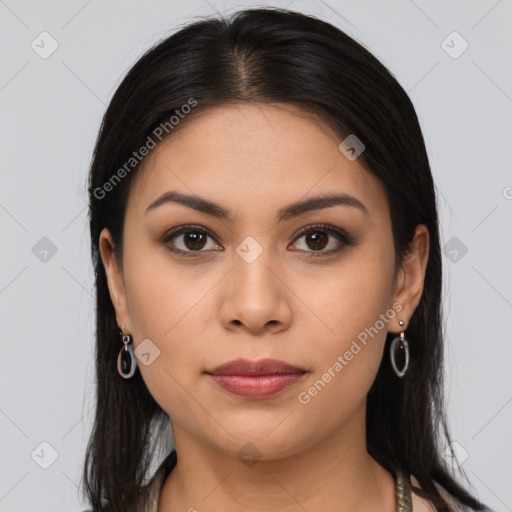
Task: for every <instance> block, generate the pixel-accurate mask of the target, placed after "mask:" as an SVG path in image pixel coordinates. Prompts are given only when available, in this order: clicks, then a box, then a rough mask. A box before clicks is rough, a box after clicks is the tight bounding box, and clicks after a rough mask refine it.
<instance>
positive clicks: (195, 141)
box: [84, 8, 484, 512]
mask: <svg viewBox="0 0 512 512" xmlns="http://www.w3.org/2000/svg"><path fill="white" fill-rule="evenodd" d="M89 191H90V227H91V239H92V257H93V261H94V265H95V271H96V286H97V355H96V371H97V411H96V417H95V423H94V429H93V432H92V437H91V440H90V442H89V446H88V450H87V457H86V461H85V475H84V476H85V488H86V492H87V498H88V499H89V501H90V503H91V505H92V507H93V509H94V510H95V511H96V510H102V506H103V507H104V508H103V509H104V510H114V511H116V512H117V511H135V510H146V511H147V510H151V511H155V512H156V511H158V512H171V511H175V510H189V511H194V510H199V511H213V510H226V511H227V510H229V511H238V510H244V511H245V510H251V511H274V510H279V511H294V510H308V511H311V512H312V511H317V510H336V511H349V510H350V511H352V510H358V511H359V512H366V511H376V510H379V511H384V512H391V511H395V510H401V511H406V510H414V512H417V511H422V510H438V511H444V510H463V509H466V508H467V509H471V510H484V506H483V505H482V504H481V503H480V502H479V501H478V500H477V499H476V498H474V497H473V496H471V495H470V493H468V492H467V491H466V490H465V489H464V487H463V486H462V485H461V484H459V483H458V482H457V481H456V478H455V477H454V476H453V475H452V474H451V473H450V471H449V470H448V468H447V465H446V463H445V461H444V457H443V455H442V453H443V452H444V451H445V448H446V447H447V446H448V447H449V445H450V438H449V433H448V429H447V423H446V420H445V414H444V405H443V402H442V396H443V395H442V382H443V380H442V377H443V369H442V364H443V334H442V325H441V288H442V276H441V255H440V248H439V232H438V217H437V210H436V198H435V190H434V184H433V181H432V175H431V172H430V168H429V163H428V158H427V154H426V151H425V147H424V142H423V137H422V133H421V130H420V127H419V124H418V120H417V117H416V114H415V111H414V108H413V106H412V104H411V102H410V100H409V98H408V97H407V95H406V93H405V92H404V90H403V89H402V88H401V86H400V85H399V84H398V83H397V81H396V80H395V79H394V78H393V76H392V75H391V74H390V73H389V71H388V70H387V69H386V68H385V67H384V66H383V65H382V64H381V63H380V62H379V61H378V60H377V59H376V58H375V57H373V56H372V55H371V54H370V53H369V52H368V51H367V50H365V49H364V48H363V47H362V46H361V45H360V44H358V43H357V42H355V41H354V40H353V39H351V38H350V37H348V36H347V35H346V34H344V33H343V32H341V31H340V30H338V29H337V28H335V27H333V26H332V25H330V24H328V23H325V22H323V21H320V20H318V19H315V18H312V17H308V16H305V15H302V14H299V13H296V12H291V11H286V10H279V9H270V8H269V9H252V10H245V11H241V12H239V13H236V14H235V15H233V16H232V17H231V18H229V19H217V18H210V19H206V20H201V21H197V22H194V23H191V24H190V25H189V26H186V27H184V28H183V29H181V30H180V31H179V32H177V33H176V34H174V35H172V36H171V37H169V38H168V39H166V40H164V41H162V42H161V43H159V44H158V45H156V46H155V47H154V48H153V49H151V50H150V51H148V52H147V53H146V54H145V55H144V56H143V57H142V58H141V59H140V60H139V61H138V62H137V63H136V64H135V65H134V66H133V68H132V69H131V70H130V72H129V73H128V74H127V76H126V77H125V79H124V80H123V82H122V83H121V85H120V86H119V88H118V89H117V91H116V93H115V95H114V97H113V99H112V101H111V103H110V105H109V107H108V109H107V112H106V114H105V117H104V119H103V124H102V127H101V131H100V134H99V137H98V140H97V144H96V149H95V154H94V159H93V163H92V168H91V173H90V179H89ZM169 421H170V422H171V423H170V425H171V426H172V434H173V438H174V444H175V450H172V451H171V452H170V453H168V454H166V457H165V458H164V460H163V462H161V464H160V466H159V467H158V470H157V471H156V472H155V473H154V474H152V475H151V474H150V466H151V464H153V463H154V462H155V458H156V457H155V455H156V454H157V447H158V445H159V443H165V441H166V440H167V438H168V436H167V435H166V434H165V428H166V427H168V426H169ZM155 440H156V441H155ZM448 451H449V448H448Z"/></svg>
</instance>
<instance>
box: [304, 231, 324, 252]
mask: <svg viewBox="0 0 512 512" xmlns="http://www.w3.org/2000/svg"><path fill="white" fill-rule="evenodd" d="M328 241H329V235H327V234H325V233H322V232H316V233H308V234H307V235H306V244H308V247H309V248H311V249H313V250H315V251H320V250H322V249H323V248H324V247H325V246H326V245H327V243H328Z"/></svg>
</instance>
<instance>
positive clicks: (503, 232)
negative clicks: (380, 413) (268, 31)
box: [0, 0, 512, 512]
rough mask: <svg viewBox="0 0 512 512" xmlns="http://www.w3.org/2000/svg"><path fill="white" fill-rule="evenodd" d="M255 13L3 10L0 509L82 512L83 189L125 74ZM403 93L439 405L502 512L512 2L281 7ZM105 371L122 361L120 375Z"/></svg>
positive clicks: (85, 364)
mask: <svg viewBox="0 0 512 512" xmlns="http://www.w3.org/2000/svg"><path fill="white" fill-rule="evenodd" d="M256 5H264V4H263V3H257V2H254V3H247V4H245V3H244V4H242V2H232V1H225V2H223V1H222V0H187V1H181V0H178V1H174V2H171V1H163V0H146V1H144V2H134V1H128V2H126V1H125V2H122V1H120V0H111V1H109V2H101V1H99V0H89V1H84V0H73V1H67V2H64V1H63V0H60V1H58V0H54V1H47V2H36V1H35V0H27V1H16V0H5V1H0V39H1V52H2V54H1V66H0V109H1V113H0V119H1V139H0V140H1V150H2V153H1V185H0V225H1V230H2V231H1V246H2V250H1V272H0V308H1V309H0V311H1V329H2V330H1V347H2V348H1V353H0V354H1V357H0V367H1V374H0V375H1V376H0V378H1V381H0V389H1V400H0V429H1V436H0V444H1V456H0V460H1V461H2V462H1V475H0V511H3V512H7V511H9V512H18V511H25V512H26V511H51V512H58V511H64V510H65V511H68V512H69V511H71V510H73V511H78V510H83V509H84V508H86V507H85V506H84V504H81V503H80V502H79V499H78V496H79V495H78V486H79V485H80V479H81V477H82V466H83V459H84V450H85V445H86V442H87V439H88V435H89V432H90V429H91V421H92V411H93V409H94V387H93V381H94V372H93V352H94V338H93V333H94V300H93V296H94V288H93V274H92V266H91V263H90V256H89V254H90V245H89V240H88V236H89V235H88V225H87V209H86V201H87V198H86V186H85V180H86V175H87V172H88V166H89V164H90V160H91V153H92V149H93V144H94V141H95V138H96V135H97V132H98V128H99V124H100V120H101V117H102V115H103V112H104V110H105V107H106V105H107V103H108V101H109V100H110V98H111V97H112V94H113V92H114V90H115V88H116V86H117V85H118V84H119V83H120V80H121V79H122V77H123V76H124V74H125V73H126V72H127V70H128V69H129V68H130V67H131V65H132V64H133V63H134V62H135V61H136V60H137V59H138V57H140V56H141V55H142V53H143V52H144V51H145V50H146V49H148V48H149V47H150V46H151V45H152V44H154V43H155V42H157V41H158V40H160V39H162V38H163V37H164V36H166V35H169V34H170V33H171V32H173V31H174V30H175V29H176V28H177V27H178V26H180V25H182V24H184V23H186V22H188V21H190V20H192V19H193V17H194V16H204V15H209V14H214V13H215V12H216V11H219V12H224V13H229V12H232V11H234V10H237V9H238V8H241V7H244V6H246V7H249V6H256ZM266 5H274V6H279V7H289V8H290V9H295V10H298V11H302V12H305V13H309V14H315V15H317V16H319V17H321V18H322V19H324V20H326V21H330V22H331V23H333V24H335V25H336V26H338V27H340V28H341V29H343V30H345V31H346V32H347V33H348V34H349V35H351V36H352V37H354V38H356V39H357V40H358V41H359V42H361V43H362V44H363V45H365V46H366V47H367V48H368V49H369V50H370V51H372V52H373V53H374V54H375V55H376V56H377V57H378V58H379V59H381V61H382V62H383V63H384V64H385V65H386V66H387V67H388V69H389V70H390V71H391V72H392V73H393V74H394V75H395V76H396V78H397V79H398V80H399V82H400V83H401V84H402V86H403V87H404V89H405V90H406V91H407V92H408V93H409V95H410V97H411V99H412V101H413V103H414V105H415V108H416V110H417V113H418V116H419V118H420V122H421V125H422V128H423V130H424V135H425V140H426V144H427V148H428V152H429V157H430V161H431V165H432V172H433V174H434V178H435V181H436V185H437V188H438V191H439V207H440V214H441V224H442V245H443V254H444V261H443V269H444V273H445V278H446V281H445V304H444V306H445V318H446V335H447V337H446V347H447V350H446V373H447V379H446V381H447V389H446V395H447V408H448V413H449V420H450V426H451V430H452V436H453V440H454V441H455V442H456V443H457V445H456V446H455V451H456V452H457V454H458V456H459V459H460V460H461V461H462V465H461V469H462V470H463V471H464V472H465V474H466V475H467V477H468V479H469V481H470V483H471V486H472V487H473V488H474V489H475V492H476V493H477V495H478V496H479V497H480V498H481V499H482V500H483V501H484V502H486V503H487V504H488V505H489V506H491V507H493V508H494V509H495V510H496V511H501V512H505V511H510V510H512V486H511V485H510V484H511V483H512V442H511V432H512V375H511V373H512V372H511V369H510V368H511V365H510V361H511V360H512V343H511V336H510V331H511V329H512V273H511V269H510V264H511V262H512V261H511V254H512V239H511V235H512V229H511V227H512V169H511V164H510V161H511V160H510V147H511V143H510V138H511V135H512V129H511V121H512V68H511V60H510V55H511V54H512V31H511V30H510V27H511V26H512V2H511V1H510V0H508V1H506V0H501V1H496V0H482V1H475V0H473V1H462V0H459V1H451V2H445V1H441V0H436V1H426V0H416V1H412V0H393V1H383V2H378V1H373V2H372V1H369V0H359V1H352V2H350V1H344V0H327V1H325V2H319V1H305V0H295V1H290V0H287V1H284V2H273V3H271V4H266ZM112 364H115V361H112Z"/></svg>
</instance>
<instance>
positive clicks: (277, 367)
mask: <svg viewBox="0 0 512 512" xmlns="http://www.w3.org/2000/svg"><path fill="white" fill-rule="evenodd" d="M305 372H306V370H304V369H303V368H298V367H297V366H293V365H291V364H288V363H286V362H284V361H279V360H277V359H260V360H259V361H250V360H249V359H234V360H232V361H228V362H227V363H224V364H221V365H220V366H217V368H214V369H213V370H207V371H206V373H209V374H211V375H283V374H290V373H305Z"/></svg>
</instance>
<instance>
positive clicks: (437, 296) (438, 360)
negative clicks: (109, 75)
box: [84, 8, 484, 512]
mask: <svg viewBox="0 0 512 512" xmlns="http://www.w3.org/2000/svg"><path fill="white" fill-rule="evenodd" d="M191 100H192V101H191ZM192 102H196V104H195V105H196V106H195V108H194V109H193V110H192V111H191V112H190V114H188V115H187V116H186V117H185V119H184V120H183V121H181V123H180V124H178V125H176V126H175V127H174V128H173V127H172V126H171V124H172V123H170V122H169V120H170V118H171V116H173V115H177V114H178V112H177V111H180V109H181V108H182V107H183V106H184V105H187V104H189V105H192ZM256 102H260V103H267V104H271V103H280V104H283V103H287V104H292V105H296V106H299V107H301V108H302V109H303V110H304V111H305V112H308V113H311V114H315V115H317V116H318V117H319V118H320V119H321V120H322V121H323V122H325V123H327V124H328V125H329V126H330V127H332V128H333V129H334V131H335V133H337V134H338V135H339V137H340V142H341V141H342V140H343V139H344V138H345V137H346V136H348V135H349V134H355V135H356V136H357V138H358V139H360V140H361V141H362V142H363V143H364V144H365V146H366V149H365V151H364V152H363V153H362V154H361V155H360V156H359V161H360V162H361V163H362V165H363V166H364V167H365V168H366V169H367V170H368V171H369V172H371V173H373V174H374V175H376V176H377V177H378V178H380V180H381V181H382V183H383V184H384V186H385V190H386V194H387V198H388V201H389V206H390V211H391V221H392V231H393V239H394V247H395V252H396V262H397V266H398V265H399V264H400V262H401V261H402V259H403V257H404V255H405V254H406V253H407V251H408V249H409V248H410V243H411V241H412V238H413V235H414V229H415V227H416V226H417V225H418V224H420V223H421V224H425V225H426V227H427V228H428V230H429V234H430V253H429V258H428V264H427V269H426V275H425V283H424V291H423V294H422V297H421V300H420V303H419V305H418V307H417V309H416V310H415V312H414V314H413V315H412V318H411V319H410V323H409V325H408V329H407V335H408V339H409V346H410V366H409V369H408V373H407V374H406V376H405V377H404V378H403V379H398V378H397V377H396V376H395V375H394V373H393V371H392V369H391V365H390V364H389V362H388V358H383V360H382V364H381V366H380V369H379V372H378V374H377V376H376V378H375V381H374V384H373V386H372V388H371V390H370V392H369V394H368V397H367V432H366V436H367V449H368V451H369V453H370V454H371V455H372V456H373V457H374V458H375V459H376V460H377V461H378V462H379V463H380V464H381V465H382V466H383V467H384V468H386V469H387V470H388V471H390V472H391V473H392V474H395V471H396V470H397V469H402V470H404V471H405V472H406V473H409V474H413V475H414V476H415V477H416V478H417V480H418V481H419V483H420V485H421V486H422V488H423V491H419V492H418V494H421V495H422V496H424V497H427V498H428V499H430V500H431V501H432V503H433V504H434V505H435V507H436V509H437V510H439V511H444V510H446V511H448V510H451V509H450V508H449V506H448V504H447V503H446V502H445V500H444V499H443V497H442V496H441V494H440V493H439V491H438V489H437V488H436V486H435V485H434V482H437V483H438V484H440V485H441V486H442V487H443V488H444V489H446V490H447V491H448V492H449V494H451V495H452V496H453V497H454V498H455V500H456V501H457V502H458V503H459V504H461V505H465V506H469V507H471V508H472V509H474V510H484V507H483V505H482V504H481V503H480V502H479V501H478V500H477V499H475V498H474V497H472V496H471V495H470V494H469V493H468V492H467V491H466V490H465V489H464V488H463V487H462V486H461V485H459V483H457V481H456V479H455V478H454V476H452V475H451V474H450V471H449V470H448V467H447V465H446V464H445V462H444V460H443V458H442V457H441V451H442V450H444V448H445V447H446V446H448V445H449V444H450V437H449V431H448V426H447V421H446V414H445V410H444V401H443V333H442V318H441V292H442V274H441V264H442V262H441V252H440V245H439V230H438V215H437V207H436V195H435V187H434V183H433V179H432V175H431V171H430V167H429V162H428V157H427V153H426V149H425V145H424V140H423V135H422V132H421V129H420V126H419V122H418V119H417V116H416V113H415V110H414V107H413V105H412V103H411V101H410V99H409V97H408V96H407V94H406V93H405V91H404V90H403V88H402V87H401V86H400V85H399V83H398V82H397V81H396V79H395V78H394V77H393V76H392V74H391V73H390V72H389V71H388V70H387V69H386V67H385V66H384V65H383V64H381V63H380V62H379V61H378V60H377V59H376V58H375V57H374V56H373V55H372V54H371V53H369V52H368V51H367V50H366V49H365V48H364V47H363V46H361V45H360V44H359V43H357V42H356V41H354V40H353V39H352V38H350V37H349V36H348V35H346V34H345V33H343V32H342V31H341V30H339V29H337V28H336V27H334V26H332V25H331V24H329V23H326V22H324V21H321V20H319V19H316V18H314V17H310V16H306V15H304V14H300V13H297V12H293V11H288V10H284V9H277V8H264V9H248V10H242V11H239V12H236V13H234V14H233V15H231V16H230V17H229V18H226V17H221V16H219V17H211V18H206V19H199V20H195V21H194V22H193V23H190V24H189V25H187V26H185V27H183V28H181V30H179V31H178V32H176V33H175V34H173V35H171V36H170V37H168V38H166V39H165V40H163V41H161V42H160V43H158V44H157V45H156V46H154V47H153V48H152V49H150V50H149V51H148V52H147V53H145V54H144V55H143V56H142V57H141V58H140V59H139V60H138V62H137V63H136V64H135V65H134V66H133V67H132V68H131V69H130V71H129V72H128V74H127V75H126V77H125V78H124V80H123V81H122V83H121V84H120V86H119V87H118V89H117V91H116V92H115V94H114V96H113V98H112V100H111V102H110V105H109V106H108V108H107V111H106V113H105V116H104V118H103V122H102V125H101V130H100V133H99V136H98V139H97V142H96V146H95V150H94V157H93V161H92V166H91V171H90V176H89V182H88V187H89V197H90V205H89V206H90V211H89V216H90V232H91V242H92V259H93V263H94V269H95V277H96V289H97V299H96V300H97V312H96V314H97V318H96V322H97V324H96V378H97V382H96V386H97V391H96V394H97V400H96V416H95V421H94V426H93V432H92V434H91V438H90V440H89V444H88V446H87V453H86V460H85V467H84V480H85V487H86V493H87V497H88V499H89V501H90V503H91V505H92V506H93V507H94V510H95V511H96V510H101V502H100V497H101V496H102V495H103V496H105V497H107V498H108V500H109V502H110V505H111V506H112V509H113V510H115V511H116V512H122V511H125V510H126V511H128V510H130V503H133V502H134V501H135V500H136V499H138V498H139V494H140V490H141V486H142V484H143V480H144V479H145V478H146V477H147V473H148V470H149V467H150V464H151V463H152V457H153V456H154V453H155V451H154V450H155V447H154V446H153V447H152V439H151V438H152V436H154V434H155V432H157V431H158V432H161V431H163V428H164V427H165V425H166V424H167V422H168V420H169V417H168V415H167V414H166V413H165V411H163V410H162V408H161V407H160V406H159V405H158V404H157V403H156V401H155V400H154V399H153V397H152V396H151V394H150V393H149V391H148V389H147V387H146V385H145V383H144V381H143V379H142V377H141V374H140V372H139V371H137V372H136V374H135V376H134V377H133V378H132V379H129V380H123V379H121V378H120V377H119V375H118V373H117V369H116V358H117V354H118V352H119V349H120V346H121V344H120V339H119V329H118V326H117V324H116V318H115V312H114V308H113V305H112V302H111V300H110V296H109V292H108V288H107V282H106V277H105V270H104V267H103V265H102V262H101V258H100V256H99V246H98V242H99V235H100V232H101V230H102V229H103V228H104V227H107V228H108V229H109V230H110V233H111V235H112V239H113V244H114V249H115V255H116V258H118V261H119V264H120V265H121V266H122V245H123V222H124V215H125V208H126V204H127V198H128V194H129V191H130V186H131V184H132V183H133V179H134V177H135V175H136V174H137V171H138V170H139V169H140V167H141V166H140V162H135V163H134V162H133V161H132V160H130V159H131V158H132V159H133V152H134V151H137V150H138V149H139V148H141V147H143V146H145V145H148V141H149V140H152V141H153V142H154V139H155V138H156V135H155V134H156V133H159V134H160V132H162V130H161V129H160V131H157V130H158V127H161V126H165V127H166V129H165V132H166V133H165V134H166V135H167V134H169V136H170V135H172V133H173V131H175V129H179V127H181V126H182V125H183V124H186V123H187V122H190V120H191V119H193V118H194V115H196V114H197V113H199V112H201V111H202V109H204V108H207V107H218V106H223V105H228V104H244V103H256ZM189 110H190V109H189ZM162 123H163V124H162ZM165 123H167V124H165ZM162 133H163V132H162ZM160 135H161V134H160ZM158 139H159V140H160V137H158ZM127 162H131V163H130V166H129V167H127V165H126V163H127ZM132 164H133V165H132ZM121 169H124V171H125V172H120V171H121ZM107 184H110V185H107ZM390 336H391V335H390V334H388V339H387V340H386V343H387V344H389V342H390V339H391V338H390ZM387 346H388V345H386V347H387ZM156 437H157V439H158V434H157V436H156ZM461 474H463V475H464V477H466V476H465V474H464V473H463V472H462V470H461ZM466 478H467V477H466Z"/></svg>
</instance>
